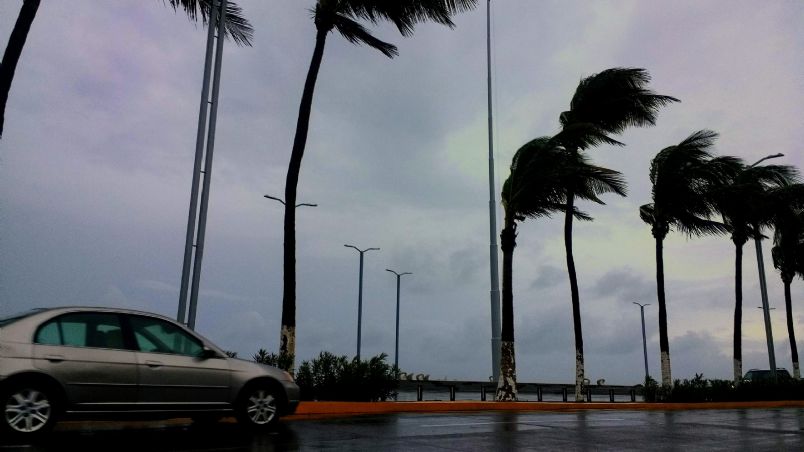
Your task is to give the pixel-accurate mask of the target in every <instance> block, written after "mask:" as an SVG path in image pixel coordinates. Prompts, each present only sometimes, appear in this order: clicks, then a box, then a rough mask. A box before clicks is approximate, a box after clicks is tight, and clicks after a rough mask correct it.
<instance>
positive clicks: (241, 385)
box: [0, 307, 299, 435]
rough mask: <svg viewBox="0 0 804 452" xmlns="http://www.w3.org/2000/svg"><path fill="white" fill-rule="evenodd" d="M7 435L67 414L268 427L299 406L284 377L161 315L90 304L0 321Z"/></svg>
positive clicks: (0, 393) (1, 427) (2, 427)
mask: <svg viewBox="0 0 804 452" xmlns="http://www.w3.org/2000/svg"><path fill="white" fill-rule="evenodd" d="M0 403H2V405H0V406H1V407H2V410H3V411H2V422H0V432H4V433H13V434H20V435H35V434H38V433H42V432H45V431H47V430H48V429H49V428H51V427H52V426H53V424H54V423H55V422H56V420H57V419H60V418H62V417H67V416H69V417H81V418H109V417H117V416H123V415H125V416H126V417H136V418H153V417H161V418H168V417H178V416H188V417H192V418H193V419H197V420H214V419H217V418H220V417H222V416H225V415H227V414H234V415H235V416H237V418H238V420H239V421H240V422H242V423H244V424H245V425H247V426H250V427H257V428H259V427H268V426H272V425H273V424H275V423H276V422H277V420H278V419H279V417H280V416H281V415H284V414H290V413H293V412H294V411H295V410H296V406H297V405H298V403H299V387H298V386H297V385H296V384H295V383H294V382H293V377H292V376H291V375H290V374H288V373H287V372H285V371H283V370H280V369H277V368H275V367H271V366H266V365H262V364H258V363H255V362H251V361H245V360H241V359H234V358H229V357H227V356H226V354H225V353H224V352H223V351H222V350H221V349H219V348H218V347H216V346H215V345H214V344H212V343H211V342H209V341H208V340H207V339H205V338H203V337H201V336H200V335H198V334H196V333H195V332H193V331H191V330H189V329H188V328H186V327H184V326H183V325H181V324H179V323H177V322H175V321H173V320H171V319H169V318H166V317H163V316H160V315H156V314H150V313H146V312H139V311H132V310H124V309H107V308H91V307H65V308H53V309H35V310H32V311H28V312H26V313H23V314H20V315H16V316H12V317H7V318H2V319H0Z"/></svg>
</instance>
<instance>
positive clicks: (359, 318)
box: [343, 245, 379, 361]
mask: <svg viewBox="0 0 804 452" xmlns="http://www.w3.org/2000/svg"><path fill="white" fill-rule="evenodd" d="M343 246H345V247H347V248H354V249H356V250H357V252H358V253H360V279H359V280H358V289H357V360H358V361H360V330H361V328H362V323H363V254H365V253H366V251H371V250H377V251H379V248H366V249H364V250H361V249H360V248H358V247H356V246H354V245H343Z"/></svg>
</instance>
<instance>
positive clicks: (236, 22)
mask: <svg viewBox="0 0 804 452" xmlns="http://www.w3.org/2000/svg"><path fill="white" fill-rule="evenodd" d="M213 1H216V0H169V3H170V5H171V6H172V7H173V9H174V10H176V9H177V8H182V9H183V10H184V11H185V12H186V13H187V16H188V17H189V18H190V20H193V21H195V20H196V19H197V17H198V16H199V15H200V16H201V18H202V20H203V23H204V24H206V23H207V21H208V18H209V16H210V11H211V8H212V3H213ZM39 3H40V0H23V2H22V7H21V8H20V13H19V15H18V16H17V21H16V22H15V23H14V28H13V29H12V30H11V36H10V37H9V38H8V43H7V44H6V50H5V52H4V53H3V61H2V63H0V138H2V136H3V125H4V123H5V112H6V102H7V101H8V93H9V91H10V90H11V81H12V80H13V79H14V72H15V71H16V69H17V63H18V62H19V59H20V55H21V54H22V49H23V47H25V41H26V40H27V39H28V32H29V31H30V29H31V24H32V23H33V21H34V18H35V17H36V12H37V10H38V9H39ZM225 25H226V26H225V31H226V35H227V36H229V37H231V38H232V40H233V41H235V42H236V43H237V44H238V45H251V37H252V34H253V29H252V28H251V24H249V22H248V20H246V19H245V18H244V17H243V15H242V10H241V8H240V7H239V6H237V4H235V3H232V2H229V3H228V4H227V8H226V24H225Z"/></svg>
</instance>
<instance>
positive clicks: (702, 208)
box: [639, 130, 738, 386]
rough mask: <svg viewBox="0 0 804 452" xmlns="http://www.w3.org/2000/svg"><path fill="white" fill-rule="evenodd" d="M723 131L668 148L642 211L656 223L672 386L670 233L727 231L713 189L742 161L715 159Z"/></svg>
mask: <svg viewBox="0 0 804 452" xmlns="http://www.w3.org/2000/svg"><path fill="white" fill-rule="evenodd" d="M716 138H717V134H716V133H715V132H712V131H708V130H701V131H698V132H695V133H693V134H692V135H690V136H689V137H687V138H686V139H685V140H684V141H682V142H681V143H679V144H677V145H675V146H670V147H667V148H664V149H662V150H661V151H659V153H658V154H657V155H656V157H654V158H653V161H652V162H651V166H650V181H651V184H652V185H653V189H652V198H653V202H652V203H650V204H645V205H643V206H641V207H640V208H639V216H640V217H641V218H642V220H643V221H644V222H645V223H647V224H649V225H650V226H651V233H652V234H653V237H654V239H655V240H656V292H657V296H658V302H659V347H660V350H661V365H662V385H666V386H670V385H672V375H671V370H670V346H669V341H668V338H667V307H666V305H665V293H664V256H663V242H664V238H665V237H666V236H667V234H668V232H670V229H671V228H675V229H676V230H678V231H680V232H683V233H685V234H687V235H688V236H701V235H704V234H721V233H725V232H727V228H726V226H725V225H723V224H722V223H719V222H716V221H713V220H711V219H710V218H711V216H712V215H713V213H715V206H714V200H713V199H712V192H713V190H715V189H716V188H718V187H719V186H720V185H721V184H723V181H724V179H726V178H727V177H728V175H729V174H731V171H733V170H730V168H733V167H734V166H735V165H737V163H738V162H737V159H735V158H733V157H718V158H714V157H713V156H712V155H711V154H710V153H709V151H708V150H709V148H710V147H711V146H712V145H713V144H714V142H715V139H716Z"/></svg>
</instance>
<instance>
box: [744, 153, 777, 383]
mask: <svg viewBox="0 0 804 452" xmlns="http://www.w3.org/2000/svg"><path fill="white" fill-rule="evenodd" d="M778 157H784V154H782V153H778V154H771V155H767V156H765V157H762V158H761V159H759V160H757V161H756V162H754V163H753V164H752V165H751V166H749V168H753V167H755V166H757V165H758V164H759V163H760V162H764V161H765V160H768V159H775V158H778ZM754 226H755V227H754V245H755V247H756V250H757V267H759V289H760V291H761V294H762V314H763V317H764V320H765V339H766V340H767V342H768V361H769V364H770V371H771V378H773V381H776V352H775V351H774V350H773V331H772V329H771V320H770V307H769V305H768V285H767V283H766V282H765V263H764V261H763V259H762V234H761V229H762V228H761V226H759V225H754Z"/></svg>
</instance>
